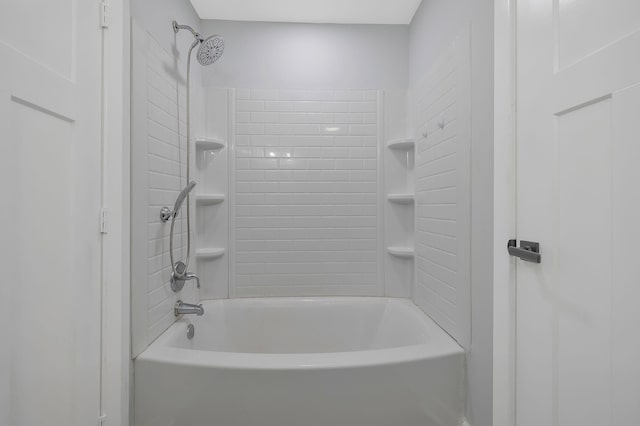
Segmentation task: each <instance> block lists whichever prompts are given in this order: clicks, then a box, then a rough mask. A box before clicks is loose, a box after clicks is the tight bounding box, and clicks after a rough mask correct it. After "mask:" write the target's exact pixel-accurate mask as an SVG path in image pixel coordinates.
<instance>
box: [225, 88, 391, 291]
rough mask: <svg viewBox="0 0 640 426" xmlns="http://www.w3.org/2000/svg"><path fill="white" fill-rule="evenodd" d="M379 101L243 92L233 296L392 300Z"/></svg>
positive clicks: (356, 95) (364, 94)
mask: <svg viewBox="0 0 640 426" xmlns="http://www.w3.org/2000/svg"><path fill="white" fill-rule="evenodd" d="M378 96H379V93H378V92H377V91H373V90H369V91H364V90H349V91H344V90H337V91H336V90H333V91H328V90H321V91H320V90H319V91H300V90H255V89H243V90H236V101H235V121H236V125H235V131H236V136H235V141H236V148H235V153H236V158H235V159H234V161H235V181H236V182H235V196H234V199H235V205H234V211H235V218H234V219H235V252H234V253H232V255H233V257H234V258H235V265H234V266H235V267H234V271H235V273H234V276H232V279H231V296H232V297H233V296H236V297H251V296H253V297H258V296H338V295H359V296H375V295H382V294H384V293H383V287H382V284H383V283H382V281H383V277H382V274H381V262H380V256H381V246H380V244H381V241H380V232H379V230H380V226H379V221H380V214H379V206H380V204H379V199H380V196H379V189H380V186H379V168H378V164H379V148H378V147H379V146H380V144H379V126H378V122H379V114H378V112H379V111H378V105H379V104H378ZM232 238H233V237H232Z"/></svg>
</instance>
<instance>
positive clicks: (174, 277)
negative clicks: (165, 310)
mask: <svg viewBox="0 0 640 426" xmlns="http://www.w3.org/2000/svg"><path fill="white" fill-rule="evenodd" d="M174 269H175V271H173V272H171V290H173V291H175V292H176V293H177V292H179V291H180V290H182V289H183V288H184V283H185V282H186V281H191V280H196V285H197V286H198V288H200V278H198V276H197V275H196V274H194V273H193V272H187V265H185V263H184V262H183V261H181V260H180V261H178V262H176V264H175V268H174Z"/></svg>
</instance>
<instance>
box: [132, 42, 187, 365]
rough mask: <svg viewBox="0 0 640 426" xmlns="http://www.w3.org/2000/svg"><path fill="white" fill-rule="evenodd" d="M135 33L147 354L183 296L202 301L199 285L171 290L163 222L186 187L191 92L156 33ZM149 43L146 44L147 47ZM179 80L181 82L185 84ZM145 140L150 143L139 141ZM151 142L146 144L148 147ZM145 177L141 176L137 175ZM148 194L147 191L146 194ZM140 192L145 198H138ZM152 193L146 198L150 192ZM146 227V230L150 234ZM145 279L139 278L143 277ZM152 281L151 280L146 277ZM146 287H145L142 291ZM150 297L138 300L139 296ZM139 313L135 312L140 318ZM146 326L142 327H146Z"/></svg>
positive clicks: (180, 245) (138, 347)
mask: <svg viewBox="0 0 640 426" xmlns="http://www.w3.org/2000/svg"><path fill="white" fill-rule="evenodd" d="M134 36H137V37H144V38H145V40H143V41H140V40H137V41H136V43H135V44H134V49H136V48H138V49H139V50H140V51H135V52H133V53H134V55H133V56H134V58H135V60H134V61H133V83H132V84H133V85H135V86H137V85H139V86H143V87H136V89H138V90H135V91H134V92H133V93H134V96H137V95H138V94H139V95H140V97H141V98H142V97H144V99H134V100H133V103H134V105H135V106H136V108H134V109H133V116H134V119H133V120H132V126H133V127H135V129H134V133H136V134H138V135H140V138H136V137H134V138H133V139H132V144H136V146H135V147H134V149H133V154H132V160H133V161H134V164H136V167H141V168H145V170H144V171H143V172H142V173H141V174H138V173H133V174H132V176H133V179H132V180H133V182H132V190H133V192H134V197H133V204H134V205H133V206H132V207H133V209H134V212H135V211H140V212H144V211H146V215H143V214H141V215H138V216H136V215H135V213H134V217H133V220H132V227H133V233H134V235H146V237H147V238H146V239H145V241H146V249H147V250H146V252H144V251H141V252H138V251H136V250H134V251H132V268H133V271H132V273H133V277H134V280H133V282H132V285H133V286H135V287H136V289H134V292H133V294H134V300H133V304H134V309H136V310H142V311H143V312H144V314H143V315H145V317H144V319H142V320H140V321H142V322H143V323H144V324H143V325H142V326H141V324H136V325H134V330H136V332H134V334H133V346H134V355H135V354H137V353H139V352H141V351H142V350H143V349H144V348H145V347H146V346H147V345H148V344H149V343H151V342H152V341H153V340H155V338H156V337H158V336H159V335H160V334H162V332H163V331H164V330H166V329H167V328H168V327H169V326H170V325H171V324H172V323H173V322H174V321H175V316H174V314H173V306H174V304H175V302H176V300H177V299H178V298H179V297H180V298H182V299H183V300H185V301H196V300H197V292H196V291H195V289H194V286H192V285H187V286H185V289H184V290H183V291H182V293H181V294H180V295H178V294H176V293H174V292H173V291H172V290H171V286H170V281H169V278H170V276H171V263H170V260H169V223H163V222H161V221H160V208H161V207H163V206H169V207H172V206H173V204H174V202H175V200H176V197H177V196H178V194H179V192H180V190H181V189H182V188H183V187H184V185H185V175H186V145H185V144H186V122H185V118H186V115H185V114H186V91H185V85H184V84H183V83H182V82H183V81H184V79H183V78H182V77H179V78H178V79H177V78H176V75H174V74H173V73H174V72H175V71H171V70H173V69H175V58H173V57H172V56H171V55H170V54H168V53H167V52H165V51H164V50H163V49H162V48H161V47H160V46H159V45H158V44H157V42H156V41H155V40H153V38H151V36H149V35H148V34H147V33H144V32H142V31H135V32H134ZM142 46H144V47H142ZM177 80H179V81H181V83H180V84H179V83H178V82H177ZM138 144H144V145H138ZM145 145H146V146H145ZM136 176H139V177H140V178H136ZM145 193H146V194H145ZM136 194H141V195H142V196H140V197H137V196H135V195H136ZM144 195H146V196H144ZM185 212H186V210H185V209H183V211H182V213H181V216H180V219H179V220H178V221H177V222H176V230H177V231H176V239H175V241H174V244H175V255H176V260H178V259H181V258H182V257H183V256H184V252H185V250H184V243H185V242H186V238H185V237H186V224H185V221H184V217H185V216H184V213H185ZM144 231H146V232H144ZM143 269H144V270H143ZM138 277H139V278H140V280H138V279H137V278H138ZM143 279H146V280H145V282H143V281H142V280H143ZM138 286H145V290H144V291H137V289H138V288H139V287H138ZM136 294H140V295H144V296H143V297H140V298H137V297H136V296H135V295H136ZM135 318H136V315H134V320H135ZM141 330H142V331H141Z"/></svg>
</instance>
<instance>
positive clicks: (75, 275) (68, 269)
mask: <svg viewBox="0 0 640 426" xmlns="http://www.w3.org/2000/svg"><path fill="white" fill-rule="evenodd" d="M98 7H99V3H98V1H94V0H0V206H1V208H0V224H1V226H2V230H1V231H0V425H2V426H40V425H51V426H81V425H82V426H87V425H96V424H97V423H98V415H99V413H98V411H99V390H100V387H99V383H100V258H101V253H100V247H101V243H100V233H99V222H98V218H99V209H100V200H101V191H100V189H101V183H100V176H101V171H100V165H101V160H100V155H101V154H100V153H101V145H100V112H101V109H100V104H101V101H100V94H101V89H100V67H101V62H100V54H101V42H100V40H101V29H100V26H99V8H98Z"/></svg>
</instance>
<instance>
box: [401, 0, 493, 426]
mask: <svg viewBox="0 0 640 426" xmlns="http://www.w3.org/2000/svg"><path fill="white" fill-rule="evenodd" d="M469 24H470V25H471V93H470V97H471V111H472V114H471V330H472V334H471V345H470V347H467V348H465V349H466V350H467V366H468V382H469V392H468V409H467V414H468V416H469V420H470V422H471V424H472V425H474V426H489V425H491V423H492V419H491V392H490V389H491V388H492V373H491V371H492V326H493V324H492V290H493V284H492V274H493V271H492V257H493V256H492V253H493V251H492V240H493V219H492V214H493V210H492V209H493V208H492V206H493V168H492V166H493V2H492V1H489V0H480V1H471V0H424V1H423V3H422V5H421V6H420V8H419V9H418V11H417V13H416V15H415V17H414V19H413V21H412V23H411V29H410V67H409V69H410V71H409V75H410V81H411V85H412V86H414V85H415V84H416V82H417V81H418V80H419V79H420V77H421V76H422V75H423V74H424V73H425V72H426V71H427V70H428V69H429V67H430V66H432V65H433V63H434V61H436V60H437V59H438V58H439V57H440V56H441V54H442V52H443V51H445V50H446V49H447V46H449V45H450V44H451V42H452V41H453V40H454V39H455V37H456V34H458V33H459V32H460V29H461V28H463V27H464V26H468V25H469Z"/></svg>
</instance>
